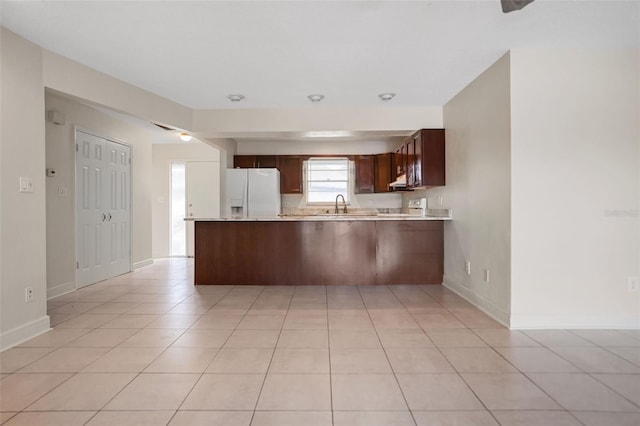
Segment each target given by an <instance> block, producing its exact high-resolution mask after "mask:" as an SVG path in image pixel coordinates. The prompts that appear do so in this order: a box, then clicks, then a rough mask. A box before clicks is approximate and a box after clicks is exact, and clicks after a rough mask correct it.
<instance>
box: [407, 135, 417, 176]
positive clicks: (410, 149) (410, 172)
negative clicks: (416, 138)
mask: <svg viewBox="0 0 640 426" xmlns="http://www.w3.org/2000/svg"><path fill="white" fill-rule="evenodd" d="M414 146H415V144H414V142H413V138H409V139H408V140H407V144H406V150H407V159H406V164H407V188H413V187H414V186H415V179H414V172H415V167H414V166H415V164H414V162H415V148H414Z"/></svg>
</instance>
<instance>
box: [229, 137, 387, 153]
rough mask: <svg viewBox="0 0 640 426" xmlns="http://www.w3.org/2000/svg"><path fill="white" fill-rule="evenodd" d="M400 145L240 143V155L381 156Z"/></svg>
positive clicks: (369, 143)
mask: <svg viewBox="0 0 640 426" xmlns="http://www.w3.org/2000/svg"><path fill="white" fill-rule="evenodd" d="M399 145H400V143H396V142H387V141H383V140H371V141H340V140H338V141H335V140H332V141H323V140H307V141H286V140H283V141H239V142H238V154H241V155H242V154H250V155H298V154H312V155H326V154H343V155H346V154H381V153H384V152H391V151H395V149H396V148H397V146H399Z"/></svg>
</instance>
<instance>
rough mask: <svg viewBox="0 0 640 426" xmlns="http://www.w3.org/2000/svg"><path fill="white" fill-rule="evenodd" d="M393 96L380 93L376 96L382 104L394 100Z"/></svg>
mask: <svg viewBox="0 0 640 426" xmlns="http://www.w3.org/2000/svg"><path fill="white" fill-rule="evenodd" d="M395 96H396V94H395V93H380V94H379V95H378V97H379V98H380V100H381V101H382V102H387V101H390V100H391V99H393V98H395Z"/></svg>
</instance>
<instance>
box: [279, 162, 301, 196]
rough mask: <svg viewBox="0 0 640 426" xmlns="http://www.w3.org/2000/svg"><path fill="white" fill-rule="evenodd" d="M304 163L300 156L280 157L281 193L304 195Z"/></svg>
mask: <svg viewBox="0 0 640 426" xmlns="http://www.w3.org/2000/svg"><path fill="white" fill-rule="evenodd" d="M302 161H303V157H302V156H300V155H279V156H278V165H279V169H280V193H282V194H302V192H303V190H302Z"/></svg>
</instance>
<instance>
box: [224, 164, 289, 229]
mask: <svg viewBox="0 0 640 426" xmlns="http://www.w3.org/2000/svg"><path fill="white" fill-rule="evenodd" d="M279 214H280V172H279V171H278V169H228V170H227V203H226V216H227V217H233V218H245V217H274V216H277V215H279Z"/></svg>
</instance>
